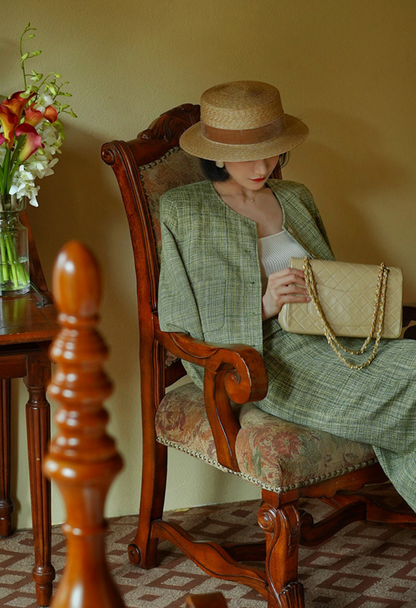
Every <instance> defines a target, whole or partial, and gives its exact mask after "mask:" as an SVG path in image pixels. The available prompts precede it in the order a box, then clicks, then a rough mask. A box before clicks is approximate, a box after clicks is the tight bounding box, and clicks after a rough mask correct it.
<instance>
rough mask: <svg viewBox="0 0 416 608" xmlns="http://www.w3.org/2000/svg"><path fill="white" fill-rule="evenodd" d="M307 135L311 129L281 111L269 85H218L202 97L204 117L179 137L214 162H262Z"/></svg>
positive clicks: (183, 144) (275, 92)
mask: <svg viewBox="0 0 416 608" xmlns="http://www.w3.org/2000/svg"><path fill="white" fill-rule="evenodd" d="M307 136H308V127H307V126H306V125H305V124H304V123H303V122H302V121H301V120H299V119H298V118H295V117H294V116H290V115H289V114H285V113H284V112H283V107H282V102H281V100H280V93H279V91H278V90H277V89H276V87H274V86H273V85H271V84H266V83H264V82H254V81H238V82H228V83H226V84H219V85H217V86H215V87H212V88H211V89H208V90H207V91H205V93H203V94H202V97H201V120H200V122H198V123H196V124H195V125H192V127H190V128H189V129H187V130H186V131H185V133H183V135H182V136H181V138H180V142H179V143H180V146H181V148H182V149H183V150H185V152H189V154H192V155H193V156H199V157H200V158H206V159H208V160H215V161H226V162H227V161H230V162H232V161H247V160H260V159H265V158H270V157H271V156H277V155H278V154H283V152H288V151H289V150H291V149H292V148H295V147H296V146H298V145H299V144H300V143H302V142H303V141H304V140H305V139H306V138H307Z"/></svg>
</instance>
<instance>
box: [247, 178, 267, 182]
mask: <svg viewBox="0 0 416 608" xmlns="http://www.w3.org/2000/svg"><path fill="white" fill-rule="evenodd" d="M250 179H251V181H252V182H256V183H259V182H264V180H265V179H266V178H265V177H258V178H256V179H253V178H250Z"/></svg>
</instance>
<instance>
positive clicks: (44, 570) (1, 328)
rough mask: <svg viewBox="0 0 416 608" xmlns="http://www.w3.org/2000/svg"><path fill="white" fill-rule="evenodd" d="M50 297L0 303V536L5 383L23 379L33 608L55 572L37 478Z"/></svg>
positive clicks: (45, 427) (0, 532) (6, 522)
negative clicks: (26, 395)
mask: <svg viewBox="0 0 416 608" xmlns="http://www.w3.org/2000/svg"><path fill="white" fill-rule="evenodd" d="M58 329H59V327H58V325H57V323H56V310H55V307H54V305H53V303H52V298H51V294H50V293H49V292H47V291H38V290H32V291H31V292H30V293H28V294H25V295H17V296H1V297H0V388H1V391H0V536H8V535H9V534H11V533H12V524H11V515H12V511H13V501H12V498H11V496H10V469H11V446H10V410H11V398H10V397H11V394H10V393H11V390H10V387H11V379H12V378H23V379H24V382H25V384H26V386H27V389H28V393H29V399H28V402H27V406H26V425H27V441H28V453H29V475H30V495H31V506H32V523H33V538H34V549H35V566H34V568H33V579H34V581H35V584H36V596H37V601H38V604H39V606H49V603H50V599H51V595H52V581H53V579H54V578H55V571H54V568H53V566H52V564H51V492H50V482H49V481H48V480H47V479H46V478H45V477H44V475H43V473H42V463H43V458H44V456H45V455H46V452H47V448H48V442H49V439H50V410H49V403H48V402H47V400H46V397H45V392H46V387H47V385H48V382H49V379H50V371H51V364H50V361H49V357H48V348H49V345H50V343H51V341H52V339H53V338H54V337H55V335H56V334H57V332H58Z"/></svg>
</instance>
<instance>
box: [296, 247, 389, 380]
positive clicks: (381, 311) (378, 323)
mask: <svg viewBox="0 0 416 608" xmlns="http://www.w3.org/2000/svg"><path fill="white" fill-rule="evenodd" d="M303 271H304V274H305V282H306V287H307V288H308V291H309V295H310V297H311V300H312V302H313V304H314V306H315V308H316V312H317V313H318V316H319V318H320V320H321V323H322V327H323V330H324V334H325V337H326V339H327V341H328V344H329V346H330V347H331V348H332V350H333V351H334V353H335V354H336V355H337V357H338V358H339V359H341V361H342V362H343V363H345V365H346V366H347V367H349V368H350V369H355V370H360V369H363V368H364V367H367V366H368V365H370V363H371V362H372V361H373V359H374V357H375V356H376V354H377V351H378V346H379V344H380V340H381V333H382V331H383V325H384V315H385V312H386V293H387V280H388V275H389V268H387V266H386V265H385V264H384V262H382V263H381V264H380V270H379V273H378V278H377V287H376V294H375V297H374V309H373V318H372V322H371V329H370V333H369V334H368V336H367V338H366V339H365V340H364V343H363V345H362V346H361V348H360V349H359V350H351V349H349V348H347V347H346V346H343V345H342V344H341V343H340V342H339V341H338V340H337V337H336V336H335V334H334V331H333V329H332V328H331V326H330V325H329V323H328V320H327V318H326V316H325V313H324V311H323V310H322V306H321V303H320V301H319V295H318V290H317V288H316V282H315V277H314V275H313V271H312V266H311V263H310V260H309V258H307V257H305V259H304V260H303ZM374 332H375V337H376V339H375V342H374V347H373V350H372V353H371V355H370V356H369V358H368V359H367V361H365V362H364V363H361V364H360V365H355V364H354V363H350V362H349V361H347V359H345V357H344V356H343V355H342V353H341V352H340V350H339V349H342V350H343V351H345V352H347V353H350V354H352V355H362V354H363V353H364V352H365V351H366V350H367V347H368V345H369V344H370V340H371V338H372V337H373V335H374Z"/></svg>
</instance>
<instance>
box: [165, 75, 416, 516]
mask: <svg viewBox="0 0 416 608" xmlns="http://www.w3.org/2000/svg"><path fill="white" fill-rule="evenodd" d="M307 135H308V129H307V127H306V125H304V124H303V123H302V122H301V121H300V120H298V119H296V118H294V117H293V116H290V115H288V114H285V113H284V112H283V108H282V104H281V100H280V94H279V91H278V90H277V89H276V88H275V87H273V86H271V85H268V84H264V83H259V82H234V83H227V84H223V85H218V86H216V87H213V88H211V89H209V90H208V91H206V92H205V93H204V94H203V95H202V98H201V122H200V123H198V124H196V125H193V126H192V127H191V128H190V129H188V130H187V131H186V132H185V133H184V134H183V136H182V138H181V141H180V145H181V147H182V148H183V149H184V150H185V151H186V152H188V153H190V154H193V155H195V156H198V157H200V158H201V159H204V160H203V161H202V166H203V168H204V170H205V173H206V175H207V177H208V179H207V181H203V182H199V183H197V184H191V185H188V186H184V187H181V188H176V189H175V190H171V191H170V192H168V193H166V194H165V195H164V196H162V197H161V200H160V204H161V224H162V266H161V275H160V286H159V318H160V325H161V328H162V329H163V330H165V331H184V332H186V333H189V334H190V335H192V336H194V337H195V338H199V339H203V340H206V341H208V342H214V343H217V344H218V343H224V344H230V343H245V344H249V345H251V346H253V347H254V348H256V349H257V350H258V351H259V352H260V353H262V355H263V358H264V362H265V365H266V369H267V373H268V381H269V389H268V394H267V396H266V398H265V399H263V401H261V402H259V403H257V405H258V407H259V408H261V409H263V410H265V411H267V412H269V413H271V414H274V415H276V416H279V417H280V418H284V419H286V420H290V421H292V422H295V423H298V424H303V425H307V426H310V427H312V428H319V429H321V430H324V431H328V432H330V433H332V434H334V435H339V436H342V437H345V438H348V439H352V440H355V441H360V442H362V443H368V444H371V445H373V447H374V451H375V453H376V455H377V457H378V459H379V462H380V464H381V466H382V467H383V469H384V471H385V472H386V474H387V475H388V477H389V478H390V479H391V481H392V482H393V484H394V485H395V487H396V488H397V490H398V491H399V492H400V493H401V495H402V496H403V497H404V498H405V500H406V501H407V502H408V503H409V505H410V506H411V507H412V508H413V510H415V511H416V474H415V472H416V404H415V402H416V343H414V342H412V341H409V340H395V341H382V342H381V344H380V348H379V351H378V354H377V357H376V358H375V360H374V361H373V362H372V363H371V365H370V366H369V367H367V368H365V369H362V370H360V371H356V370H351V369H349V368H348V367H346V366H345V365H343V364H341V363H340V362H339V360H338V359H337V357H336V356H335V355H334V353H333V352H332V350H331V349H330V348H329V346H328V344H327V342H326V339H325V338H324V337H323V336H307V335H297V334H290V333H287V332H285V331H284V330H282V328H281V327H280V325H279V322H278V314H279V312H280V310H281V308H282V306H283V304H285V303H286V302H306V301H308V299H309V298H308V295H307V290H306V286H305V281H304V277H303V272H302V271H297V270H291V269H289V268H288V266H289V260H290V258H291V257H304V256H305V255H308V256H309V257H312V258H321V259H326V260H329V259H333V255H332V251H331V248H330V245H329V242H328V239H327V236H326V232H325V229H324V226H323V224H322V221H321V218H320V216H319V212H318V210H317V208H316V207H315V204H314V201H313V198H312V196H311V194H310V192H309V191H308V190H307V189H306V188H305V186H303V185H301V184H298V183H295V182H289V181H283V180H269V179H268V178H269V176H270V174H271V173H272V171H273V169H274V168H275V167H276V165H277V163H278V162H279V159H282V157H283V155H284V154H285V153H287V152H288V151H289V150H291V149H292V148H294V147H295V146H297V145H299V144H300V143H301V142H302V141H304V140H305V139H306V137H307ZM355 342H356V341H353V340H350V341H349V346H350V347H351V346H352V347H353V348H354V347H355ZM361 342H362V341H359V343H360V346H361ZM185 367H186V369H187V371H188V373H189V375H190V376H191V378H192V379H193V381H194V382H195V383H196V384H197V385H198V386H200V387H201V388H202V386H203V369H202V368H199V367H197V366H193V365H190V364H185Z"/></svg>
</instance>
